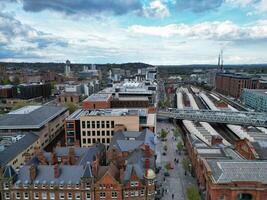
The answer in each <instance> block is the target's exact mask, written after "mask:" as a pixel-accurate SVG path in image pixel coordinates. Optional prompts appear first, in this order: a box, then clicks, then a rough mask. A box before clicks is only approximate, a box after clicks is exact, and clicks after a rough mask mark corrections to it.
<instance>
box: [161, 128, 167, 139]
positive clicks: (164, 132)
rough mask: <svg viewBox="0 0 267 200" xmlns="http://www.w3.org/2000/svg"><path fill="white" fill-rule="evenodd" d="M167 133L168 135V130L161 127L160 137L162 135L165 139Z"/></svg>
mask: <svg viewBox="0 0 267 200" xmlns="http://www.w3.org/2000/svg"><path fill="white" fill-rule="evenodd" d="M167 135H168V132H167V131H165V130H164V129H161V131H160V137H161V138H162V139H164V138H166V137H167Z"/></svg>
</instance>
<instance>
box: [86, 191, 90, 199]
mask: <svg viewBox="0 0 267 200" xmlns="http://www.w3.org/2000/svg"><path fill="white" fill-rule="evenodd" d="M86 200H91V194H90V193H89V192H87V193H86Z"/></svg>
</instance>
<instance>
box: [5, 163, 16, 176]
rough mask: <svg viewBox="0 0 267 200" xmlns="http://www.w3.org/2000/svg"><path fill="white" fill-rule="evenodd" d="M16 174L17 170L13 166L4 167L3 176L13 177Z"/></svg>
mask: <svg viewBox="0 0 267 200" xmlns="http://www.w3.org/2000/svg"><path fill="white" fill-rule="evenodd" d="M15 175H16V172H15V170H14V169H13V167H12V166H10V165H9V166H6V167H5V169H4V173H3V177H4V178H12V177H14V176H15Z"/></svg>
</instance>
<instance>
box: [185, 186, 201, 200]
mask: <svg viewBox="0 0 267 200" xmlns="http://www.w3.org/2000/svg"><path fill="white" fill-rule="evenodd" d="M186 194H187V198H188V200H200V195H199V192H198V189H197V187H195V186H189V187H188V188H187V189H186Z"/></svg>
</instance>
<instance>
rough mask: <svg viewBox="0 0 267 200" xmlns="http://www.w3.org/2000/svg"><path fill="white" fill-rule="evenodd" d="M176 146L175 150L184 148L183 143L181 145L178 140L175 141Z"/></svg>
mask: <svg viewBox="0 0 267 200" xmlns="http://www.w3.org/2000/svg"><path fill="white" fill-rule="evenodd" d="M176 147H177V150H178V151H182V150H183V148H184V145H183V143H182V141H179V142H178V143H177V145H176Z"/></svg>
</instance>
